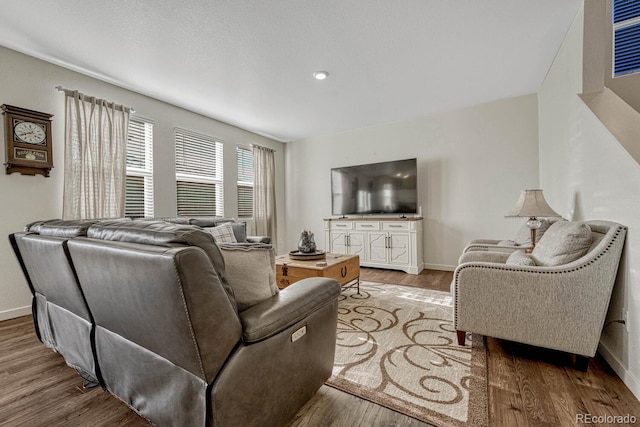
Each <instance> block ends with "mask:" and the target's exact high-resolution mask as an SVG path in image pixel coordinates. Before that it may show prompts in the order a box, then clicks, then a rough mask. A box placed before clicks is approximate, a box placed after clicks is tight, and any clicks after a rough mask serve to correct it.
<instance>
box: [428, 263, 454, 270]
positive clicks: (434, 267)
mask: <svg viewBox="0 0 640 427" xmlns="http://www.w3.org/2000/svg"><path fill="white" fill-rule="evenodd" d="M424 268H426V269H428V270H441V271H455V269H456V266H455V265H445V264H428V263H426V262H425V263H424Z"/></svg>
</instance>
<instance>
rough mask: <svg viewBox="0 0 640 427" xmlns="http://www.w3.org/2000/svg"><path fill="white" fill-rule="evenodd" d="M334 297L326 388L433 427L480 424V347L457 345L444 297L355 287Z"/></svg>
mask: <svg viewBox="0 0 640 427" xmlns="http://www.w3.org/2000/svg"><path fill="white" fill-rule="evenodd" d="M360 293H361V295H358V294H357V293H356V290H355V289H354V288H351V289H347V290H345V291H344V292H343V293H342V295H341V296H340V302H339V309H338V335H337V346H336V361H335V365H334V368H333V375H332V376H331V378H329V380H328V381H327V385H329V386H331V387H335V388H337V389H339V390H342V391H345V392H347V393H350V394H353V395H355V396H358V397H361V398H363V399H366V400H369V401H371V402H374V403H377V404H379V405H382V406H385V407H387V408H390V409H393V410H394V411H397V412H401V413H403V414H406V415H409V416H411V417H414V418H417V419H419V420H421V421H424V422H427V423H431V424H434V425H437V426H474V427H475V426H486V425H487V363H486V350H485V345H484V340H483V339H482V337H481V336H477V335H474V336H473V337H472V343H473V345H472V346H469V342H470V341H469V337H467V345H466V346H464V347H461V346H458V344H457V341H456V333H455V331H454V330H453V323H452V320H451V317H452V301H451V296H450V295H449V293H446V292H439V291H432V290H427V289H418V288H410V287H406V286H399V285H388V284H381V283H372V282H362V283H361V285H360Z"/></svg>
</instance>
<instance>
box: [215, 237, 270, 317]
mask: <svg viewBox="0 0 640 427" xmlns="http://www.w3.org/2000/svg"><path fill="white" fill-rule="evenodd" d="M220 249H221V250H222V256H223V258H224V263H225V268H226V273H227V280H228V281H229V285H230V286H231V288H232V289H233V293H234V295H235V298H236V304H237V305H238V311H242V310H246V309H247V308H249V307H251V306H253V305H256V304H258V303H259V302H261V301H264V300H266V299H269V298H271V297H272V296H274V295H276V294H277V293H278V292H279V290H278V285H277V284H276V254H275V250H274V249H273V246H272V245H259V246H256V245H252V246H244V245H242V246H236V245H221V246H220Z"/></svg>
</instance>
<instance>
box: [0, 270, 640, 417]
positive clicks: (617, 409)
mask: <svg viewBox="0 0 640 427" xmlns="http://www.w3.org/2000/svg"><path fill="white" fill-rule="evenodd" d="M451 278H452V274H451V273H450V272H443V271H434V270H425V271H423V272H422V273H421V274H420V275H409V274H405V273H402V272H395V271H389V270H377V269H368V268H363V269H362V279H363V280H368V281H375V282H383V283H395V284H402V285H405V286H415V287H421V288H429V289H437V290H442V291H448V290H449V284H450V283H451ZM487 363H488V372H489V378H488V384H489V386H488V398H489V420H490V425H491V426H508V427H513V426H532V427H533V426H536V427H537V426H573V425H585V424H579V423H577V422H576V414H578V413H588V414H592V415H597V416H602V415H626V414H631V415H635V416H636V417H637V418H638V419H639V420H638V421H637V423H638V424H637V425H640V402H638V400H637V399H636V398H635V397H634V396H633V394H632V393H631V392H630V391H629V390H628V389H627V387H626V386H625V385H624V384H623V383H622V381H621V380H620V379H619V378H618V377H617V376H616V374H615V373H614V372H613V371H612V370H611V369H610V368H609V366H608V365H607V364H606V362H604V361H603V360H602V359H601V358H599V357H596V358H595V359H593V360H591V361H590V363H589V370H588V372H587V373H582V372H578V371H576V370H574V369H573V365H572V363H573V361H572V357H571V356H570V355H567V354H564V353H560V352H555V351H549V350H544V349H539V348H535V347H531V346H526V345H521V344H516V343H511V342H507V341H502V340H497V339H492V338H488V339H487ZM146 425H148V423H147V422H146V421H145V420H144V419H142V418H141V417H139V416H138V415H136V414H135V413H134V412H133V411H131V410H130V409H129V408H127V406H126V405H125V404H123V403H122V402H120V401H119V400H118V399H116V398H115V397H113V396H111V395H110V394H109V393H108V392H104V391H102V389H100V388H99V387H96V388H93V389H87V390H85V389H83V388H82V379H81V378H80V376H78V375H77V374H76V372H75V371H74V370H73V369H71V368H69V367H67V366H66V365H65V363H64V360H63V359H62V357H61V356H60V355H58V354H56V353H54V352H52V351H51V350H50V349H48V348H46V347H45V346H44V345H43V344H41V343H40V342H39V341H38V340H37V338H36V336H35V333H34V330H33V322H32V319H31V317H30V316H25V317H20V318H17V319H11V320H6V321H3V322H0V426H3V427H4V426H31V427H37V426H92V427H93V426H146ZM426 425H427V424H424V423H422V422H419V421H417V420H415V419H412V418H410V417H407V416H404V415H401V414H398V413H396V412H393V411H391V410H389V409H386V408H383V407H381V406H378V405H375V404H373V403H370V402H367V401H365V400H362V399H359V398H357V397H354V396H351V395H349V394H346V393H343V392H341V391H338V390H335V389H333V388H330V387H327V386H323V387H322V388H321V389H320V390H319V391H318V393H316V395H315V396H314V397H313V398H312V399H311V401H310V402H309V403H308V404H307V405H305V406H304V407H303V408H302V409H301V410H300V411H299V412H298V414H297V415H296V417H295V418H294V419H293V420H292V422H291V426H296V427H302V426H336V427H343V426H344V427H355V426H362V427H365V426H372V427H373V426H380V427H382V426H385V427H391V426H426ZM598 425H611V424H598ZM614 425H615V424H614Z"/></svg>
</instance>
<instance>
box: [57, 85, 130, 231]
mask: <svg viewBox="0 0 640 427" xmlns="http://www.w3.org/2000/svg"><path fill="white" fill-rule="evenodd" d="M65 94H66V96H65V99H66V110H65V114H66V123H65V155H64V193H63V209H62V216H63V218H65V219H79V218H118V217H122V216H124V201H125V181H126V175H125V174H126V164H125V161H126V144H127V132H128V127H129V113H130V109H129V108H127V107H123V106H122V105H116V104H113V103H110V102H107V101H105V100H103V99H95V98H93V97H89V96H85V95H83V94H81V93H78V91H69V90H65Z"/></svg>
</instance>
